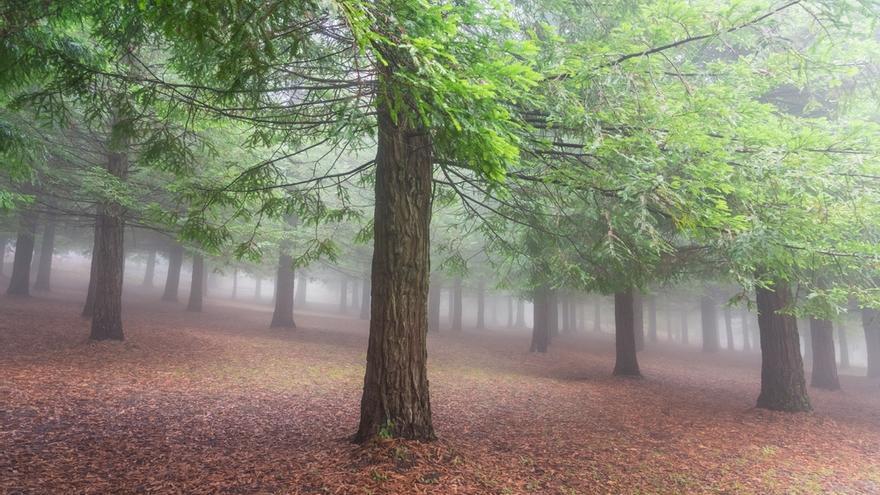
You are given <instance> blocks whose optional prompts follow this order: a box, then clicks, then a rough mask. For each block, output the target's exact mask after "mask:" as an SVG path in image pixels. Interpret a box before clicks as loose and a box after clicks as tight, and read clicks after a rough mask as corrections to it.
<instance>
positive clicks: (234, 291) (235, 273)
mask: <svg viewBox="0 0 880 495" xmlns="http://www.w3.org/2000/svg"><path fill="white" fill-rule="evenodd" d="M236 297H238V267H235V268H233V269H232V298H233V299H235V298H236Z"/></svg>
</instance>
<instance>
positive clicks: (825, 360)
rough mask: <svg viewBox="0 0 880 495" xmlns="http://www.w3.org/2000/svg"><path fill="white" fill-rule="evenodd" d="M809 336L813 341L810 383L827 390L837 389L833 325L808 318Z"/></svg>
mask: <svg viewBox="0 0 880 495" xmlns="http://www.w3.org/2000/svg"><path fill="white" fill-rule="evenodd" d="M810 338H811V339H812V341H813V375H812V376H811V377H810V385H812V386H813V387H816V388H824V389H827V390H839V389H840V379H839V378H838V376H837V361H836V358H835V355H834V326H833V325H832V324H831V322H830V321H828V320H817V319H815V318H811V319H810Z"/></svg>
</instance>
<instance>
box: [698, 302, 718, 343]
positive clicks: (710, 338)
mask: <svg viewBox="0 0 880 495" xmlns="http://www.w3.org/2000/svg"><path fill="white" fill-rule="evenodd" d="M700 321H701V323H702V325H701V326H702V328H703V352H718V350H719V349H720V347H721V343H720V342H719V340H720V339H719V338H718V312H717V311H716V308H715V300H714V299H712V298H711V297H709V296H702V297H701V298H700Z"/></svg>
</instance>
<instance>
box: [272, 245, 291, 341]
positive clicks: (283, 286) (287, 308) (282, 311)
mask: <svg viewBox="0 0 880 495" xmlns="http://www.w3.org/2000/svg"><path fill="white" fill-rule="evenodd" d="M289 247H290V246H289V245H288V244H287V243H283V245H282V247H281V253H280V254H279V255H278V271H277V275H276V276H275V311H274V312H273V313H272V323H270V324H269V327H270V328H296V323H295V322H294V320H293V298H294V288H295V287H294V285H295V284H294V272H293V257H292V256H290V254H288V253H287V249H289Z"/></svg>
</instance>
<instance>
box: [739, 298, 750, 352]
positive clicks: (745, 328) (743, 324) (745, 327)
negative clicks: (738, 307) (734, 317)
mask: <svg viewBox="0 0 880 495" xmlns="http://www.w3.org/2000/svg"><path fill="white" fill-rule="evenodd" d="M749 317H750V315H749V311H748V310H745V309H744V310H742V311H740V313H739V322H740V331H741V332H742V338H743V351H746V352H750V351H751V350H752V339H751V336H750V335H749V334H750V333H751V330H750V329H749Z"/></svg>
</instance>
